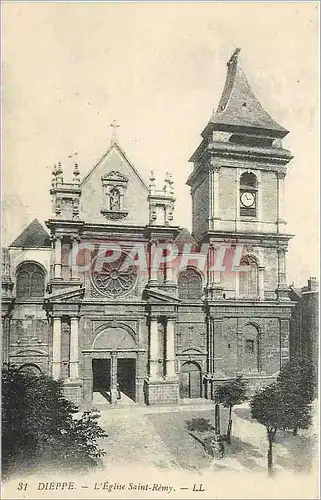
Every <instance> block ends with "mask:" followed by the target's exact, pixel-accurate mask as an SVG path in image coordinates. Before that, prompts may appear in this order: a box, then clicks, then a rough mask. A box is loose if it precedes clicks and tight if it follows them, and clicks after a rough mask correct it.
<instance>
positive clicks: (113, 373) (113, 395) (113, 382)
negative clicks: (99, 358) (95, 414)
mask: <svg viewBox="0 0 321 500" xmlns="http://www.w3.org/2000/svg"><path fill="white" fill-rule="evenodd" d="M110 363H111V366H110V402H111V404H114V403H117V352H112V353H111V360H110Z"/></svg>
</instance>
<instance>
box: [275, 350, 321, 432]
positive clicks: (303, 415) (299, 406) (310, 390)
mask: <svg viewBox="0 0 321 500" xmlns="http://www.w3.org/2000/svg"><path fill="white" fill-rule="evenodd" d="M277 383H278V384H279V386H280V390H281V393H282V404H283V406H284V407H286V415H285V416H286V417H287V418H286V422H284V424H285V426H286V428H287V429H293V434H294V435H296V434H297V432H298V429H306V428H307V427H308V426H309V425H310V424H311V420H312V418H311V403H312V401H313V399H314V397H315V368H314V366H313V364H312V363H311V362H310V361H309V360H308V359H307V358H293V359H292V360H291V361H288V362H287V363H286V364H285V365H284V366H283V367H282V368H281V371H280V373H279V375H278V378H277Z"/></svg>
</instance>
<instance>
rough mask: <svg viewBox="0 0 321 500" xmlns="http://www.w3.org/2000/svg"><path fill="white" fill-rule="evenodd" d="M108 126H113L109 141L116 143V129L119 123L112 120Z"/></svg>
mask: <svg viewBox="0 0 321 500" xmlns="http://www.w3.org/2000/svg"><path fill="white" fill-rule="evenodd" d="M110 126H111V127H112V128H113V133H112V136H111V143H112V144H117V142H118V135H117V129H118V128H119V127H120V125H118V123H117V121H116V120H113V121H112V122H111V124H110Z"/></svg>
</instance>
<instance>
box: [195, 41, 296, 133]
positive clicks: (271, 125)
mask: <svg viewBox="0 0 321 500" xmlns="http://www.w3.org/2000/svg"><path fill="white" fill-rule="evenodd" d="M240 50H241V49H236V50H235V51H234V52H233V54H232V56H231V58H230V60H229V61H228V63H227V76H226V81H225V86H224V89H223V93H222V96H221V99H220V102H219V105H218V107H217V110H216V112H215V113H214V114H213V116H212V117H211V119H210V121H209V123H208V125H207V126H206V128H205V130H204V131H203V133H202V135H203V136H205V135H206V133H207V132H208V131H212V130H222V131H241V130H244V129H247V131H252V132H253V131H255V132H256V133H261V134H265V135H266V134H268V135H269V136H271V137H284V136H285V135H287V134H288V130H286V129H285V128H284V127H282V126H281V125H279V124H278V123H277V122H276V121H275V120H273V118H271V116H270V115H269V114H268V113H267V112H266V111H265V110H264V108H263V107H262V106H261V104H260V102H259V101H258V99H257V97H256V96H255V94H254V92H253V90H252V89H251V86H250V84H249V82H248V81H247V78H246V76H245V73H244V71H243V69H242V67H241V65H240V62H239V57H238V56H239V52H240ZM244 131H245V130H244Z"/></svg>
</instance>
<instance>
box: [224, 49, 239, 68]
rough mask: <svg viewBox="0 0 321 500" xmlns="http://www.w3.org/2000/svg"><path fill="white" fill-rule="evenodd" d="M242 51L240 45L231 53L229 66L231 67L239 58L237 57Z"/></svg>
mask: <svg viewBox="0 0 321 500" xmlns="http://www.w3.org/2000/svg"><path fill="white" fill-rule="evenodd" d="M240 52H241V49H240V48H239V47H237V48H236V49H235V50H234V52H233V54H232V55H231V57H230V59H229V61H228V62H227V67H229V66H230V65H231V64H232V63H234V62H235V61H236V60H237V57H238V55H239V53H240Z"/></svg>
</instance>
